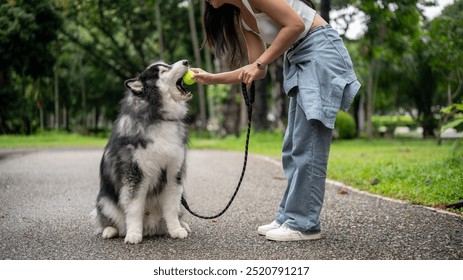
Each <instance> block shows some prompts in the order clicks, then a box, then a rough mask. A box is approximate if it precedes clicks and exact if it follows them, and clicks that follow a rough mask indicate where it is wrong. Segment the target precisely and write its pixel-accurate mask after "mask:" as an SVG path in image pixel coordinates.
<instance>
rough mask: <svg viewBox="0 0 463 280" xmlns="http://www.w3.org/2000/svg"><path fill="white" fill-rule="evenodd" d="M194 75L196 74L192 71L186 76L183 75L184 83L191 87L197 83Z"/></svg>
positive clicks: (187, 72)
mask: <svg viewBox="0 0 463 280" xmlns="http://www.w3.org/2000/svg"><path fill="white" fill-rule="evenodd" d="M194 75H195V72H193V71H191V70H188V71H186V73H185V75H183V82H184V83H185V84H187V85H189V86H190V85H192V84H194V83H196V81H195V79H193V76H194Z"/></svg>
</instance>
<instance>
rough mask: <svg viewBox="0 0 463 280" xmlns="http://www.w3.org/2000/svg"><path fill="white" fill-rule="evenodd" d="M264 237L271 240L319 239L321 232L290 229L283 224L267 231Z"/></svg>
mask: <svg viewBox="0 0 463 280" xmlns="http://www.w3.org/2000/svg"><path fill="white" fill-rule="evenodd" d="M265 237H266V238H267V239H268V240H273V241H302V240H315V239H320V238H321V237H322V234H321V233H320V232H311V233H304V232H300V231H297V230H293V229H290V228H289V227H288V226H287V225H285V224H284V225H282V226H280V227H279V228H277V229H273V230H270V231H268V232H267V234H266V235H265Z"/></svg>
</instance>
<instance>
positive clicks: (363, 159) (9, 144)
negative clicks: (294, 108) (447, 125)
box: [0, 132, 463, 214]
mask: <svg viewBox="0 0 463 280" xmlns="http://www.w3.org/2000/svg"><path fill="white" fill-rule="evenodd" d="M245 136H246V135H245V133H242V134H241V136H240V137H239V138H237V137H235V136H228V137H225V138H214V137H199V136H197V135H196V134H195V133H191V134H190V147H191V148H192V149H220V150H233V151H241V152H242V151H244V143H245ZM106 142H107V138H101V137H100V138H98V137H85V136H80V135H75V134H67V133H61V132H48V133H43V134H39V135H35V136H0V148H20V147H35V148H40V147H103V146H104V145H105V144H106ZM282 143H283V136H282V135H281V134H279V133H268V132H266V133H253V134H252V135H251V141H250V147H249V152H250V153H255V154H262V155H266V156H269V157H272V158H275V159H280V158H281V146H282ZM328 178H330V179H333V180H337V181H340V182H343V183H344V184H346V185H350V186H353V187H355V188H357V189H360V190H365V191H368V192H370V193H374V194H380V195H384V196H388V197H391V198H396V199H401V200H405V201H408V202H410V203H413V204H420V205H426V206H433V207H441V206H443V205H446V204H450V203H454V202H457V201H461V200H463V149H462V148H461V147H460V148H455V147H453V146H452V142H445V143H444V144H443V145H441V146H438V145H437V144H436V141H435V140H384V139H383V140H372V141H367V140H359V139H357V140H349V141H337V140H336V141H334V142H333V144H332V146H331V153H330V159H329V163H328ZM456 212H458V213H460V214H463V209H459V210H456Z"/></svg>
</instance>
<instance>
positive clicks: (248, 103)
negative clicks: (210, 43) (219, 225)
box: [181, 82, 256, 220]
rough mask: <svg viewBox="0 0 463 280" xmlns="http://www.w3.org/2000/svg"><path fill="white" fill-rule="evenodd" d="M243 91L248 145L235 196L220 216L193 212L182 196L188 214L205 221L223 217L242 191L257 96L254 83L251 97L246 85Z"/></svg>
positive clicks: (242, 86) (243, 86) (243, 84)
mask: <svg viewBox="0 0 463 280" xmlns="http://www.w3.org/2000/svg"><path fill="white" fill-rule="evenodd" d="M241 90H242V92H243V97H244V102H245V103H246V108H247V111H248V131H247V134H246V145H245V148H244V163H243V170H242V171H241V176H240V180H239V181H238V185H237V186H236V189H235V192H234V193H233V196H232V197H231V199H230V201H229V202H228V204H227V206H225V208H224V209H223V210H222V211H221V212H220V213H219V214H217V215H214V216H203V215H199V214H197V213H195V212H193V210H191V209H190V207H189V206H188V203H187V201H186V199H185V197H184V196H183V195H182V199H181V202H182V205H183V207H185V209H186V210H187V211H188V212H190V214H191V215H193V216H195V217H198V218H201V219H205V220H210V219H215V218H218V217H220V216H222V215H223V214H224V213H225V212H226V211H227V210H228V208H229V207H230V205H231V204H232V202H233V200H234V199H235V197H236V195H237V194H238V190H239V189H240V186H241V182H243V178H244V173H245V171H246V165H247V163H248V147H249V137H250V134H251V119H252V104H253V103H254V96H255V92H256V89H255V86H254V82H253V83H252V84H251V94H250V96H249V95H248V91H247V88H246V84H245V83H242V84H241Z"/></svg>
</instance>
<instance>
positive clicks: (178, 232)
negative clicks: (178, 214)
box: [169, 228, 188, 239]
mask: <svg viewBox="0 0 463 280" xmlns="http://www.w3.org/2000/svg"><path fill="white" fill-rule="evenodd" d="M169 235H170V237H172V238H178V239H183V238H186V237H187V236H188V232H187V231H186V229H184V228H177V229H174V230H169Z"/></svg>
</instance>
